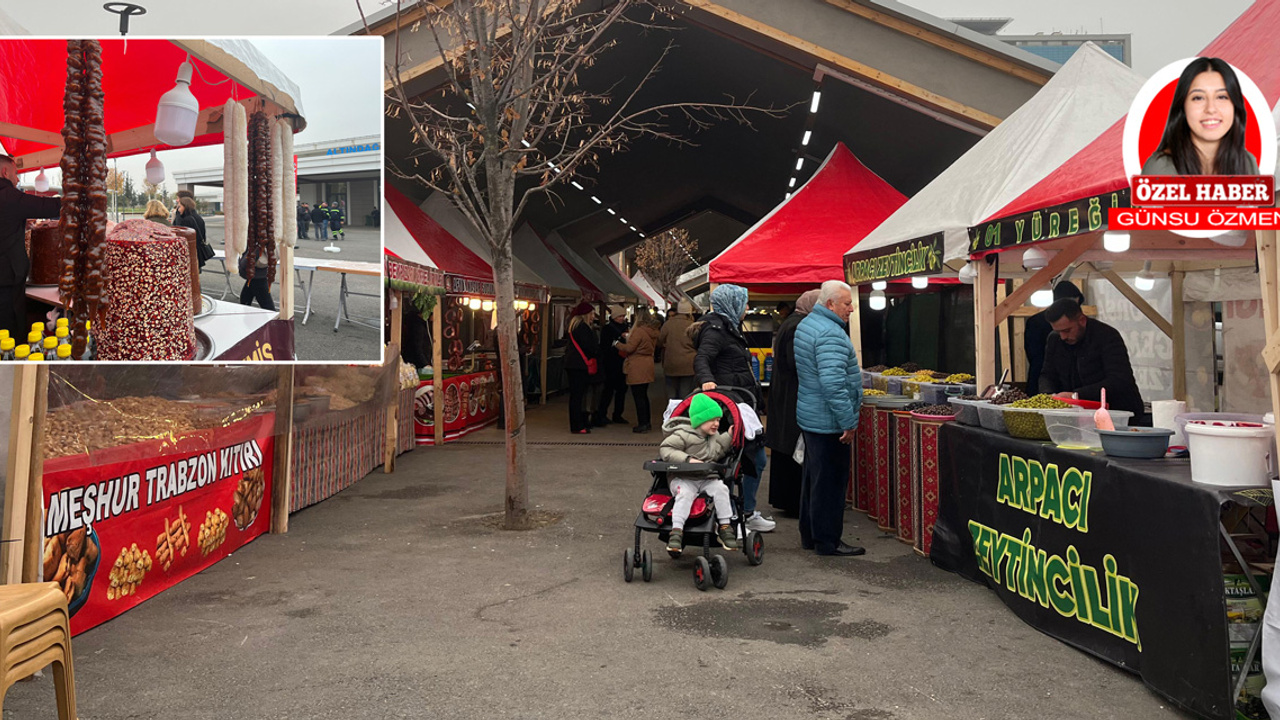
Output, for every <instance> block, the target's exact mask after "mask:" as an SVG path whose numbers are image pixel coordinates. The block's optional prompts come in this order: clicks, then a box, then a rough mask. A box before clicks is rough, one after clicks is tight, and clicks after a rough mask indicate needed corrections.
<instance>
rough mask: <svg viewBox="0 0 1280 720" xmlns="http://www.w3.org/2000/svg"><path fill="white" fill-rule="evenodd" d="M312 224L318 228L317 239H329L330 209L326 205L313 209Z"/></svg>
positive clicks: (322, 204)
mask: <svg viewBox="0 0 1280 720" xmlns="http://www.w3.org/2000/svg"><path fill="white" fill-rule="evenodd" d="M311 222H312V223H313V224H315V226H316V239H317V240H328V239H329V209H328V208H327V207H325V204H324V203H320V204H319V205H317V206H315V207H313V208H311Z"/></svg>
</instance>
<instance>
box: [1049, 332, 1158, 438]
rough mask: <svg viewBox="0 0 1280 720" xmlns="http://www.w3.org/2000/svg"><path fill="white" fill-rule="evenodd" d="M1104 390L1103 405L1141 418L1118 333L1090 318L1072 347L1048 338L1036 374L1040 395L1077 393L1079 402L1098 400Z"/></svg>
mask: <svg viewBox="0 0 1280 720" xmlns="http://www.w3.org/2000/svg"><path fill="white" fill-rule="evenodd" d="M1104 387H1105V388H1106V389H1107V406H1108V407H1110V408H1111V409H1113V410H1128V411H1129V412H1132V413H1134V414H1135V415H1142V413H1143V409H1142V393H1141V392H1140V391H1139V390H1138V382H1137V381H1136V380H1134V379H1133V366H1132V365H1131V364H1130V363H1129V349H1128V348H1126V347H1125V344H1124V338H1123V337H1121V335H1120V331H1118V330H1116V329H1115V328H1113V327H1111V326H1110V325H1108V324H1106V323H1104V322H1102V321H1100V320H1094V319H1093V318H1090V319H1089V320H1088V321H1087V322H1086V324H1085V329H1084V336H1083V337H1082V338H1080V341H1079V342H1077V343H1076V344H1075V345H1068V344H1066V343H1064V342H1063V341H1062V338H1060V337H1058V333H1056V332H1055V333H1053V334H1052V335H1050V336H1049V340H1048V342H1047V343H1045V347H1044V368H1043V369H1042V370H1041V371H1040V392H1044V393H1059V392H1075V393H1079V395H1080V399H1081V400H1094V401H1097V400H1099V399H1101V392H1100V391H1101V390H1102V388H1104Z"/></svg>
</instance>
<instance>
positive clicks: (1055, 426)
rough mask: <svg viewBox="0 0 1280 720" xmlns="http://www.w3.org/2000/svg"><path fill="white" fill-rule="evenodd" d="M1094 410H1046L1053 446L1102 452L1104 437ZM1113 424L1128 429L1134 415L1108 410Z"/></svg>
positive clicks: (1045, 418) (1045, 417)
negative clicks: (1094, 417)
mask: <svg viewBox="0 0 1280 720" xmlns="http://www.w3.org/2000/svg"><path fill="white" fill-rule="evenodd" d="M1093 413H1094V411H1093V410H1086V409H1084V408H1065V409H1061V410H1051V409H1048V408H1046V409H1044V410H1042V411H1041V414H1042V415H1044V424H1045V429H1047V430H1048V431H1049V439H1050V440H1051V441H1053V444H1055V445H1057V446H1058V447H1060V448H1063V449H1066V450H1101V449H1102V437H1101V436H1099V435H1098V428H1097V426H1096V425H1095V423H1094V421H1093ZM1107 414H1108V415H1110V416H1111V422H1112V423H1113V424H1114V425H1115V426H1116V427H1117V428H1120V427H1128V426H1129V420H1130V419H1131V418H1132V417H1133V413H1131V412H1129V411H1128V410H1108V411H1107Z"/></svg>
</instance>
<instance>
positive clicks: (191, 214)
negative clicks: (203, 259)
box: [173, 210, 206, 244]
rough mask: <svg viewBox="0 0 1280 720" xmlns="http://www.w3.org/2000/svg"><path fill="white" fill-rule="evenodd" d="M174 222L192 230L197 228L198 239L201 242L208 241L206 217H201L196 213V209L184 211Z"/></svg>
mask: <svg viewBox="0 0 1280 720" xmlns="http://www.w3.org/2000/svg"><path fill="white" fill-rule="evenodd" d="M173 224H174V225H177V226H178V227H188V228H191V229H192V230H195V231H196V240H198V241H199V242H200V243H201V244H203V243H205V242H206V239H205V236H204V218H201V217H200V216H199V215H198V214H196V211H195V210H188V211H186V212H184V213H182V214H181V215H178V219H177V221H176V222H174V223H173Z"/></svg>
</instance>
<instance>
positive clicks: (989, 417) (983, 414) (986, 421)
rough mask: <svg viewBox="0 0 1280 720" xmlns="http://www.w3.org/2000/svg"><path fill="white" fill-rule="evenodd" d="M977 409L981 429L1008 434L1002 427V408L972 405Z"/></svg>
mask: <svg viewBox="0 0 1280 720" xmlns="http://www.w3.org/2000/svg"><path fill="white" fill-rule="evenodd" d="M974 407H975V408H977V409H978V424H979V425H981V426H982V427H984V428H986V429H988V430H992V431H995V432H999V433H1004V434H1006V435H1008V434H1009V429H1008V428H1006V427H1005V425H1004V406H1003V405H992V404H991V403H983V404H980V405H974Z"/></svg>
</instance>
